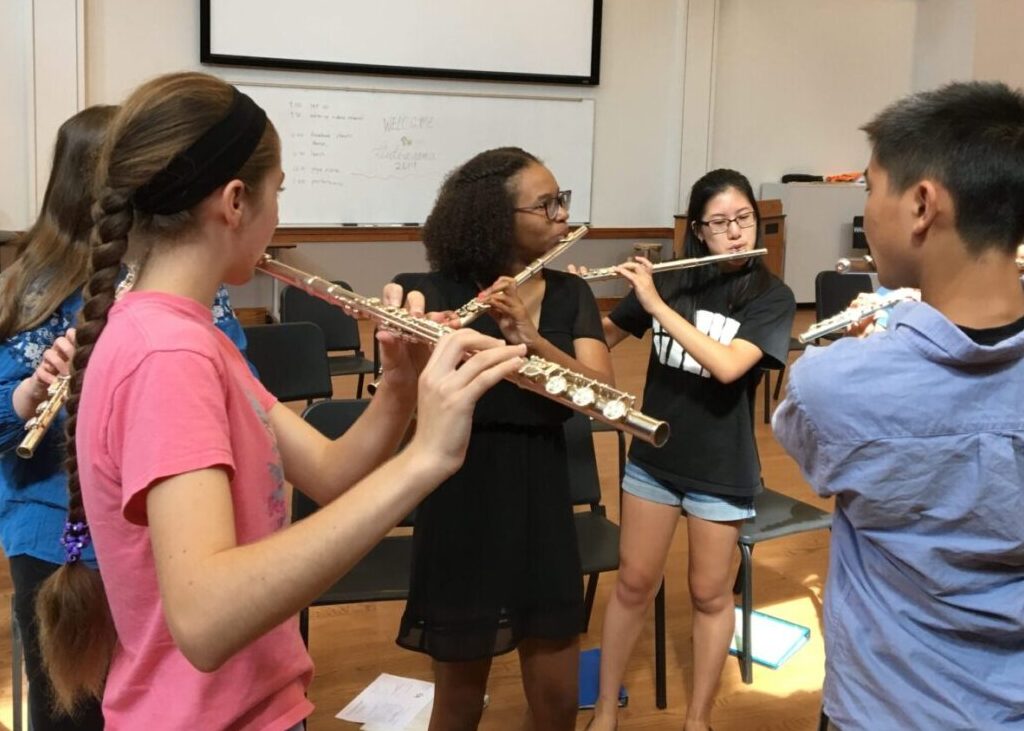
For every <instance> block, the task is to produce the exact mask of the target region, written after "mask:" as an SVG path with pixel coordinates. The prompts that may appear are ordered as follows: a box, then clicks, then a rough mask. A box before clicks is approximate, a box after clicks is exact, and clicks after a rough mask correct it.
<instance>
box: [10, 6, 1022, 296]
mask: <svg viewBox="0 0 1024 731" xmlns="http://www.w3.org/2000/svg"><path fill="white" fill-rule="evenodd" d="M55 1H56V2H57V3H60V2H62V0H24V3H22V2H21V1H20V0H19V2H9V3H3V4H0V10H2V14H0V21H4V22H0V26H2V27H3V29H2V30H0V37H2V38H3V39H5V41H6V42H5V43H3V44H0V54H2V55H0V60H3V61H4V66H5V68H6V69H8V70H9V73H8V74H5V77H4V81H3V82H0V102H2V103H3V104H4V105H5V109H7V110H20V111H21V112H22V114H20V115H19V114H18V113H17V112H15V113H9V114H7V115H6V118H5V119H4V120H2V121H0V141H3V142H4V145H3V148H4V149H3V155H4V157H3V163H4V168H5V172H7V173H8V174H7V175H6V176H5V179H4V180H3V181H0V186H2V187H0V228H3V226H4V223H3V222H4V220H10V216H9V214H8V211H12V210H13V211H19V210H20V211H22V214H21V215H22V218H23V220H28V218H27V208H28V207H30V206H29V204H28V203H27V199H28V196H27V195H26V193H25V191H27V190H29V189H30V188H31V184H32V181H30V180H29V179H28V174H29V172H30V168H32V166H33V164H34V163H33V160H34V155H35V152H34V151H35V147H33V148H32V150H33V153H32V156H30V157H26V153H25V150H26V149H27V146H28V144H29V142H30V141H29V140H28V139H26V138H27V137H29V136H31V133H32V131H33V130H34V125H35V123H34V122H32V121H29V122H26V121H25V120H26V119H29V117H30V112H31V110H32V108H33V107H32V105H33V99H34V95H35V94H36V93H37V92H38V91H39V90H40V89H44V87H45V86H46V85H47V83H48V81H47V80H45V79H43V80H38V79H37V80H36V82H35V83H36V89H29V90H28V92H26V88H27V87H26V82H25V80H24V78H23V77H22V80H21V81H18V78H19V74H20V73H21V71H22V70H24V68H25V58H26V54H30V52H31V39H30V38H28V35H27V33H28V31H25V30H24V26H25V22H24V20H25V14H26V13H25V11H24V8H25V7H26V6H27V5H29V4H34V3H46V4H47V6H48V7H53V5H52V3H53V2H55ZM66 4H67V6H68V7H71V6H73V5H74V3H66ZM84 5H85V16H84V39H85V49H84V50H85V54H84V57H85V64H84V74H83V76H84V86H85V95H84V103H90V104H92V103H100V102H106V103H110V102H116V101H118V100H120V99H121V98H122V97H123V95H124V94H125V93H126V92H127V91H128V90H129V89H131V88H132V87H133V86H135V85H136V84H137V83H139V82H140V81H142V80H143V79H146V78H148V77H150V76H153V75H155V74H158V73H162V72H165V71H170V70H175V69H185V68H192V69H197V68H200V65H199V62H198V34H199V29H198V3H196V2H194V0H146V2H139V1H138V0H88V2H86V3H84ZM688 19H689V20H690V21H692V23H691V24H690V27H688ZM566 32H574V29H566ZM1022 32H1024V2H1019V1H1018V0H976V2H970V0H605V2H604V24H603V37H602V83H601V85H600V86H598V87H596V88H592V89H578V88H562V87H551V86H537V85H503V84H495V83H485V82H461V81H444V80H428V79H402V78H387V77H365V76H363V77H360V76H341V75H334V74H331V75H328V74H311V73H301V72H284V71H269V70H262V69H235V68H224V67H218V68H212V67H211V68H210V69H209V70H210V71H212V72H214V73H218V74H220V75H222V76H224V77H226V78H229V79H231V80H237V81H268V82H277V83H295V84H301V83H317V84H325V83H327V84H337V85H341V86H347V87H356V88H383V89H410V90H438V91H457V92H469V93H472V92H481V93H502V94H508V93H513V94H524V95H529V94H533V93H543V94H546V95H562V96H571V97H576V96H585V97H589V98H593V99H595V100H596V106H597V116H596V127H595V149H594V180H593V201H592V211H593V215H592V219H593V220H592V223H593V224H594V225H597V226H666V227H667V226H670V225H671V222H672V218H671V217H672V214H673V213H675V212H677V210H678V209H679V207H680V206H681V205H682V204H683V203H685V200H686V197H687V196H686V194H687V189H688V187H689V183H690V181H691V180H692V179H693V178H694V177H696V174H699V172H700V171H701V170H702V169H703V168H706V167H708V166H712V167H717V166H723V165H726V166H732V167H736V168H738V169H740V170H742V171H743V172H745V173H746V174H747V175H748V176H749V177H750V178H751V180H752V182H753V183H754V185H755V188H757V187H758V186H759V184H760V183H761V182H763V181H774V180H778V179H779V177H780V176H781V175H782V174H783V173H786V172H790V171H808V172H819V173H830V172H837V171H846V170H858V169H860V168H861V167H862V166H863V165H864V162H865V156H866V154H867V148H866V145H865V142H864V139H863V135H862V133H860V132H859V131H858V130H857V128H858V126H859V125H860V124H861V123H863V122H864V121H865V120H866V119H868V118H869V117H870V116H871V115H872V114H873V113H874V112H876V111H877V110H878V109H880V108H881V107H882V106H884V105H885V104H886V103H888V102H889V101H891V100H893V99H895V98H897V97H899V96H901V95H903V94H905V93H907V92H908V91H910V90H912V89H916V88H928V87H930V86H932V85H934V84H937V83H942V82H943V81H946V80H949V79H950V78H959V77H967V78H972V77H978V78H1002V79H1005V80H1006V81H1009V82H1010V83H1013V84H1017V85H1024V49H1022V48H1021V44H1020V41H1019V39H1020V37H1021V35H1022ZM75 52H76V51H75V50H74V49H67V53H68V54H72V53H75ZM688 55H689V60H688V58H687V57H688ZM63 67H67V68H72V69H75V64H74V63H70V62H69V63H68V64H65V65H64V66H63ZM75 73H80V71H75ZM64 82H65V83H66V82H67V80H66V79H65V80H64ZM687 84H689V85H688V86H687ZM44 90H45V89H44ZM684 99H685V100H686V108H685V110H684ZM684 111H685V115H686V118H687V119H688V120H689V124H684ZM701 120H706V123H702V124H695V122H697V121H701ZM688 130H696V132H694V133H693V135H692V136H691V137H689V138H688V137H687V135H688V134H689V132H688ZM51 135H52V131H47V132H46V133H45V135H43V136H51ZM19 140H22V141H23V144H21V145H19ZM46 144H47V145H48V146H49V145H52V139H48V140H47V143H46ZM684 149H685V152H684ZM555 172H556V174H557V171H555ZM680 181H683V182H682V183H681V182H680ZM5 216H6V219H5ZM630 243H631V242H630V241H593V242H585V243H583V244H580V245H579V247H577V249H575V250H574V252H573V254H572V257H571V258H572V259H573V260H576V261H581V262H589V263H606V262H608V261H615V260H619V259H621V258H622V257H623V256H625V255H626V253H628V251H629V248H630ZM284 256H285V257H296V260H297V262H300V263H302V264H303V265H305V266H308V267H310V268H313V269H316V270H317V271H320V272H323V273H325V274H327V275H328V276H331V277H344V278H348V279H350V280H351V281H352V284H353V285H354V286H356V287H357V288H359V289H362V290H364V291H372V290H374V289H376V288H377V287H379V285H380V284H381V283H382V280H383V279H384V278H386V275H387V274H388V273H391V272H398V271H408V270H413V269H416V268H420V267H422V266H423V256H422V251H421V250H420V247H419V246H418V245H416V244H371V243H367V244H346V245H337V246H324V245H320V246H313V245H310V246H304V247H300V248H299V249H296V250H292V251H290V252H288V253H285V254H284ZM268 291H269V289H268V288H266V287H263V286H262V285H251V286H250V287H248V288H246V289H244V290H243V291H241V292H239V294H238V296H239V297H240V298H241V303H242V304H253V303H262V301H263V300H265V299H266V298H267V296H268V295H267V292H268Z"/></svg>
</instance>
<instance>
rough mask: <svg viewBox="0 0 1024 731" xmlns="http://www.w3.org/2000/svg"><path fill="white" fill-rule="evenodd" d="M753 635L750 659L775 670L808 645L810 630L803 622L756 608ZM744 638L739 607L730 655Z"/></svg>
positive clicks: (753, 616) (751, 619)
mask: <svg viewBox="0 0 1024 731" xmlns="http://www.w3.org/2000/svg"><path fill="white" fill-rule="evenodd" d="M750 634H751V635H752V636H753V638H754V642H753V645H754V647H753V651H752V652H751V653H750V655H751V659H752V660H753V661H754V662H756V663H758V664H760V665H764V666H766V667H769V668H772V669H773V670H774V669H776V668H778V667H779V666H781V665H782V663H784V662H786V660H788V659H789V658H791V657H792V656H793V654H794V653H795V652H796V651H797V650H799V649H800V648H801V647H803V646H804V645H805V644H807V640H808V639H810V637H811V630H810V629H808V628H807V627H804V626H803V625H801V624H794V623H793V622H787V621H786V620H785V619H779V618H778V617H773V616H771V615H770V614H765V613H764V612H758V611H754V612H751V614H750ZM742 641H743V612H742V610H741V609H740V608H739V607H736V631H735V633H734V634H733V638H732V644H731V645H729V652H730V654H733V655H735V654H736V646H737V643H739V642H742Z"/></svg>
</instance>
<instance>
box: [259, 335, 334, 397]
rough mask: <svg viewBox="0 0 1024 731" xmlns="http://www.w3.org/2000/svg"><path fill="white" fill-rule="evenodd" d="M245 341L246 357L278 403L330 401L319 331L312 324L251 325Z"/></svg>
mask: <svg viewBox="0 0 1024 731" xmlns="http://www.w3.org/2000/svg"><path fill="white" fill-rule="evenodd" d="M245 338H246V341H247V345H246V349H245V354H246V356H247V357H248V359H249V361H250V362H251V363H252V364H253V365H254V366H255V367H256V372H257V373H258V374H259V378H260V382H261V383H262V384H263V385H264V386H265V387H266V389H267V390H268V391H270V392H271V393H272V394H274V395H275V396H276V397H277V398H278V400H280V401H301V400H306V401H309V400H312V399H315V398H329V397H330V395H331V392H332V386H331V371H330V366H329V365H328V364H327V349H326V348H325V347H324V334H323V331H321V330H320V328H319V327H317V326H316V325H314V324H313V323H311V322H288V323H274V324H272V325H250V326H249V327H247V328H245Z"/></svg>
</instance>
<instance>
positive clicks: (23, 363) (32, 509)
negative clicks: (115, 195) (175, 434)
mask: <svg viewBox="0 0 1024 731" xmlns="http://www.w3.org/2000/svg"><path fill="white" fill-rule="evenodd" d="M81 308H82V294H81V291H76V292H74V293H73V294H71V295H70V296H69V297H68V298H67V299H65V300H64V302H62V303H61V305H60V307H59V308H57V310H56V311H54V313H53V314H52V315H50V317H49V318H47V319H46V320H45V321H44V322H43V323H42V324H40V325H39V326H38V327H36V328H33V329H32V330H25V331H23V332H20V333H18V334H17V335H15V336H14V337H12V338H9V339H8V340H6V341H5V342H4V343H3V344H0V542H2V544H3V549H4V553H6V554H7V556H8V557H11V556H18V555H28V556H32V557H33V558H37V559H39V560H42V561H49V562H50V563H55V564H60V563H63V562H64V549H63V548H62V547H61V545H60V536H61V533H62V532H63V529H64V520H65V516H66V513H67V507H68V502H67V477H66V475H65V472H64V446H63V440H64V414H63V412H62V413H60V414H58V416H57V418H56V419H55V420H54V422H53V424H51V426H50V428H49V429H48V430H47V432H46V435H45V436H44V437H43V439H42V440H41V441H40V443H39V445H38V446H37V447H36V451H35V454H34V455H33V456H32V458H31V459H22V458H20V457H18V456H17V455H16V454H15V452H14V448H15V447H16V446H17V445H18V444H19V443H20V442H21V440H22V438H23V437H24V434H25V432H24V429H25V420H24V419H22V418H21V417H20V416H18V414H17V413H16V412H15V411H14V404H13V400H12V399H13V394H14V389H15V388H17V386H18V384H19V383H21V382H22V381H23V380H25V379H26V378H28V377H29V376H31V375H32V373H33V372H34V371H35V369H36V367H37V366H38V365H39V363H40V361H41V360H42V358H43V353H44V352H45V351H46V349H47V348H49V347H50V346H51V345H52V344H53V342H54V341H55V340H56V339H57V338H58V337H60V336H61V335H63V334H64V333H65V332H67V329H68V328H69V327H72V326H73V325H74V324H75V322H76V320H77V318H78V312H79V310H81ZM212 314H213V321H214V324H216V325H217V327H219V328H220V329H221V330H222V331H223V332H224V333H225V334H226V335H227V336H228V337H229V338H231V340H232V342H234V343H235V344H236V345H237V346H238V348H239V349H240V350H241V351H242V352H243V353H244V352H245V346H246V342H245V333H244V331H243V330H242V326H241V324H240V323H239V322H238V320H237V319H236V318H235V313H234V311H233V310H232V309H231V302H230V300H229V299H228V292H227V289H226V288H224V287H223V286H222V287H221V288H220V289H219V290H218V291H217V296H216V298H215V299H214V302H213V307H212ZM249 367H250V369H251V368H252V366H251V365H250V366H249ZM253 372H254V373H255V371H253ZM83 558H84V559H85V560H86V561H87V563H89V564H90V565H92V566H95V553H94V551H93V549H92V547H89V548H88V549H87V550H86V551H85V552H83Z"/></svg>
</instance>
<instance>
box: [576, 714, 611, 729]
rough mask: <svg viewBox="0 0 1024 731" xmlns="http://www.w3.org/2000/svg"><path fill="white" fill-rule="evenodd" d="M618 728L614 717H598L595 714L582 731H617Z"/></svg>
mask: <svg viewBox="0 0 1024 731" xmlns="http://www.w3.org/2000/svg"><path fill="white" fill-rule="evenodd" d="M618 728H619V724H618V721H617V720H616V718H615V716H603V715H602V716H599V715H597V714H596V713H595V714H594V717H593V718H591V719H590V723H588V724H587V725H586V726H585V727H584V731H617V729H618Z"/></svg>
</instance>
